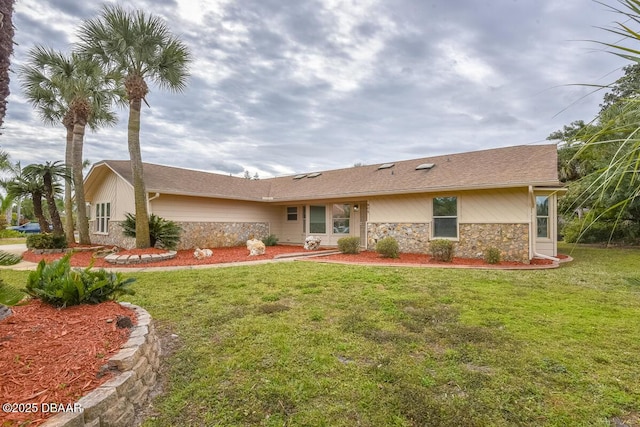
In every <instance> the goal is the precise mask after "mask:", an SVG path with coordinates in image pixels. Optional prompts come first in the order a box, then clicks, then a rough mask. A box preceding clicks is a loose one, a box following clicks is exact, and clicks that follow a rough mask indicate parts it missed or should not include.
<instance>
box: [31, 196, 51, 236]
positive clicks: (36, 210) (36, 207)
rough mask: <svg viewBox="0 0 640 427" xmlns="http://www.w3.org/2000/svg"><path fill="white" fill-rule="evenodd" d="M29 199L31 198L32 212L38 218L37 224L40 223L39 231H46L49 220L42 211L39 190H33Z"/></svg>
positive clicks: (47, 230)
mask: <svg viewBox="0 0 640 427" xmlns="http://www.w3.org/2000/svg"><path fill="white" fill-rule="evenodd" d="M31 199H32V200H33V214H34V215H35V216H36V218H38V224H40V232H41V233H48V232H49V222H48V221H47V218H45V216H44V211H43V210H42V193H41V192H39V191H35V192H33V193H32V194H31Z"/></svg>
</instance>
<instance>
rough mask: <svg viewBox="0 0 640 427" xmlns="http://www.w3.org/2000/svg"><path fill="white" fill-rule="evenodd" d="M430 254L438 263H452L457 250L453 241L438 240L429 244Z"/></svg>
mask: <svg viewBox="0 0 640 427" xmlns="http://www.w3.org/2000/svg"><path fill="white" fill-rule="evenodd" d="M429 252H430V253H431V257H432V258H433V259H434V260H436V261H442V262H451V261H452V260H453V254H454V253H455V250H454V248H453V242H452V241H451V240H446V239H436V240H432V241H431V243H430V244H429Z"/></svg>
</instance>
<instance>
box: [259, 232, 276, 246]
mask: <svg viewBox="0 0 640 427" xmlns="http://www.w3.org/2000/svg"><path fill="white" fill-rule="evenodd" d="M262 243H264V245H265V246H275V245H277V244H278V237H277V236H276V235H275V234H269V235H268V236H267V237H265V238H264V239H262Z"/></svg>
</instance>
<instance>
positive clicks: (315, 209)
mask: <svg viewBox="0 0 640 427" xmlns="http://www.w3.org/2000/svg"><path fill="white" fill-rule="evenodd" d="M309 216H310V218H309V232H310V233H326V232H327V209H326V207H324V206H309Z"/></svg>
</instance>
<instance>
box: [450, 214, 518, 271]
mask: <svg viewBox="0 0 640 427" xmlns="http://www.w3.org/2000/svg"><path fill="white" fill-rule="evenodd" d="M459 233H460V239H459V240H458V242H457V244H456V255H455V256H459V257H464V258H483V257H484V251H485V250H487V249H488V248H490V247H495V248H498V249H500V251H501V253H502V259H503V260H505V261H520V262H526V263H528V262H529V225H528V224H459Z"/></svg>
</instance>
